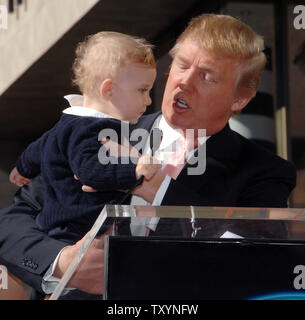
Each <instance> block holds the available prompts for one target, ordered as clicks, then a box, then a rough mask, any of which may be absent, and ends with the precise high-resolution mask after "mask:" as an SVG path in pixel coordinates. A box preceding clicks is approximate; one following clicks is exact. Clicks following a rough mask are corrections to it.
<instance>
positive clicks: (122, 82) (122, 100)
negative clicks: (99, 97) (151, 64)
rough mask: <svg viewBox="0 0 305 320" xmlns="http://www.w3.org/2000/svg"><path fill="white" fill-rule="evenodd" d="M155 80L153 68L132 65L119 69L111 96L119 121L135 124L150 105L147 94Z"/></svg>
mask: <svg viewBox="0 0 305 320" xmlns="http://www.w3.org/2000/svg"><path fill="white" fill-rule="evenodd" d="M155 79H156V69H155V68H147V67H146V66H142V65H140V64H134V63H132V64H128V65H126V66H124V67H123V68H121V70H120V71H119V72H118V74H117V76H116V77H115V80H114V85H113V95H112V103H113V105H114V106H115V108H116V109H117V112H118V113H119V117H120V119H122V120H127V121H129V122H130V123H137V121H138V119H139V117H140V116H141V115H143V113H144V112H145V111H146V107H147V106H149V105H150V104H151V98H150V96H149V94H150V90H151V88H152V86H153V84H154V81H155Z"/></svg>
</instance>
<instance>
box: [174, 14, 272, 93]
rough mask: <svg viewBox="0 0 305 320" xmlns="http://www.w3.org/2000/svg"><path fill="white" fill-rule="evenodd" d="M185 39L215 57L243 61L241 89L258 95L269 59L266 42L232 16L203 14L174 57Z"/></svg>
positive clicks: (238, 84)
mask: <svg viewBox="0 0 305 320" xmlns="http://www.w3.org/2000/svg"><path fill="white" fill-rule="evenodd" d="M185 39H190V40H193V41H195V42H196V43H197V44H198V45H199V46H201V47H202V48H204V49H206V50H208V51H209V52H210V53H211V54H213V55H214V56H215V57H218V58H229V59H234V60H236V61H240V73H239V78H238V83H237V87H238V88H247V89H251V90H252V91H253V93H255V92H256V91H257V89H258V85H259V81H260V77H261V73H262V71H263V70H264V68H265V65H266V56H265V54H264V53H263V50H264V40H263V38H262V37H261V36H260V35H258V34H257V33H256V32H254V31H253V30H252V29H251V28H250V27H249V26H247V25H246V24H244V23H243V22H241V21H240V20H239V19H236V18H234V17H232V16H229V15H221V14H202V15H200V16H198V17H196V18H193V19H192V20H191V21H190V23H189V25H188V27H187V28H186V29H185V31H184V32H183V33H182V34H181V35H180V36H179V38H178V39H177V41H176V44H175V46H174V47H173V49H172V50H171V51H170V54H171V56H172V57H174V56H175V54H176V52H177V50H178V49H179V47H180V46H181V44H182V42H183V41H184V40H185Z"/></svg>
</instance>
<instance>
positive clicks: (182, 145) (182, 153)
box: [163, 137, 187, 180]
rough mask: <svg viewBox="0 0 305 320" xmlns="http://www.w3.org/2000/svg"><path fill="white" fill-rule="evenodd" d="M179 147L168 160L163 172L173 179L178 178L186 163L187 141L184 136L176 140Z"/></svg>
mask: <svg viewBox="0 0 305 320" xmlns="http://www.w3.org/2000/svg"><path fill="white" fill-rule="evenodd" d="M176 146H177V149H176V151H175V153H174V154H173V155H172V156H171V157H170V158H169V160H168V161H167V165H166V166H165V168H164V170H163V172H164V173H165V174H167V175H168V176H170V177H171V178H173V179H175V180H176V179H177V177H178V175H179V173H180V172H181V170H182V169H183V167H184V165H185V163H186V153H187V143H186V140H185V139H184V137H180V138H179V139H178V140H177V141H176Z"/></svg>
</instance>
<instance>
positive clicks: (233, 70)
mask: <svg viewBox="0 0 305 320" xmlns="http://www.w3.org/2000/svg"><path fill="white" fill-rule="evenodd" d="M237 67H238V63H237V61H235V60H231V59H220V58H215V57H214V56H213V55H211V54H210V53H209V52H208V51H207V50H205V49H203V48H200V47H198V46H197V45H196V43H195V42H194V41H192V40H188V39H186V40H184V41H183V43H182V44H181V46H180V48H179V49H178V51H177V53H176V55H175V58H174V60H173V63H172V66H171V69H170V73H169V76H168V80H167V83H166V87H165V91H164V96H163V102H162V113H163V115H164V117H165V119H166V120H167V122H168V123H169V124H170V125H171V126H172V127H174V128H180V129H206V130H207V132H206V134H207V135H212V134H214V133H217V132H218V131H220V130H221V129H222V128H223V127H224V126H225V125H226V123H227V121H228V120H229V118H230V116H231V115H232V111H238V110H240V109H242V107H243V106H244V105H243V104H241V101H239V99H237V98H236V96H235V86H236V79H237V69H238V68H237Z"/></svg>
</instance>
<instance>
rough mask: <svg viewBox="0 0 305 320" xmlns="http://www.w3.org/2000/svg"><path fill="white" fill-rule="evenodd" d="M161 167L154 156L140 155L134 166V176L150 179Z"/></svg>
mask: <svg viewBox="0 0 305 320" xmlns="http://www.w3.org/2000/svg"><path fill="white" fill-rule="evenodd" d="M161 168H162V165H161V164H160V162H159V161H157V159H155V158H154V157H151V156H142V157H141V158H140V159H139V161H138V163H137V166H136V178H137V180H138V179H140V178H141V176H144V177H145V179H146V180H150V179H151V178H152V177H153V176H154V175H155V174H156V173H157V171H158V170H159V169H161Z"/></svg>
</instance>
